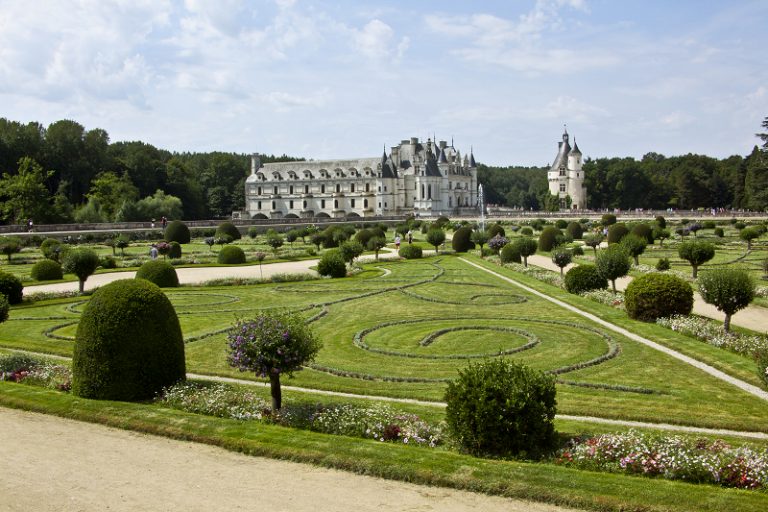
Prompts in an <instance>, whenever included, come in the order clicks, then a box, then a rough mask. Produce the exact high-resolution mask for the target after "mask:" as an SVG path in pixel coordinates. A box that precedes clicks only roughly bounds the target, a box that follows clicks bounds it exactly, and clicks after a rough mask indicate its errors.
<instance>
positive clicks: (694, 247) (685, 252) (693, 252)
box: [677, 241, 715, 279]
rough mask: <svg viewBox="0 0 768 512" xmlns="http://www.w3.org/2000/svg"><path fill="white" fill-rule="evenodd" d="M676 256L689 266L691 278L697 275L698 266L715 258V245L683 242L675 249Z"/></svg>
mask: <svg viewBox="0 0 768 512" xmlns="http://www.w3.org/2000/svg"><path fill="white" fill-rule="evenodd" d="M677 255H678V256H680V258H682V259H684V260H686V261H687V262H688V263H690V264H691V267H692V268H693V278H694V279H696V276H697V275H698V273H699V266H701V265H703V264H704V263H706V262H708V261H709V260H711V259H712V258H714V257H715V245H714V244H711V243H709V242H696V241H691V242H683V243H682V244H680V245H679V246H678V248H677Z"/></svg>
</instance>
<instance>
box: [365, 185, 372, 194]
mask: <svg viewBox="0 0 768 512" xmlns="http://www.w3.org/2000/svg"><path fill="white" fill-rule="evenodd" d="M365 191H366V192H370V191H371V184H370V183H366V184H365Z"/></svg>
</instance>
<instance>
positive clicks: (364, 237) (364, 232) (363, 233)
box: [355, 229, 375, 247]
mask: <svg viewBox="0 0 768 512" xmlns="http://www.w3.org/2000/svg"><path fill="white" fill-rule="evenodd" d="M374 236H375V235H374V233H373V231H371V230H370V229H361V230H360V231H358V232H357V233H356V234H355V240H356V241H358V242H360V245H362V246H363V247H365V246H367V245H368V240H370V239H371V238H373V237H374Z"/></svg>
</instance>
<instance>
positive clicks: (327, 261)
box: [317, 249, 347, 277]
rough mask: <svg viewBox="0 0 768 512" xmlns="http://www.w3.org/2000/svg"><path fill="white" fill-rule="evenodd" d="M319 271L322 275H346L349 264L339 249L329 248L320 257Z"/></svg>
mask: <svg viewBox="0 0 768 512" xmlns="http://www.w3.org/2000/svg"><path fill="white" fill-rule="evenodd" d="M317 273H318V274H320V275H321V276H330V277H345V276H346V275H347V264H346V262H345V261H344V256H342V254H341V251H340V250H339V249H329V250H327V251H325V252H324V253H323V255H322V256H321V257H320V261H319V262H318V264H317Z"/></svg>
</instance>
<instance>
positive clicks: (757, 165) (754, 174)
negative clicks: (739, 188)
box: [743, 146, 768, 211]
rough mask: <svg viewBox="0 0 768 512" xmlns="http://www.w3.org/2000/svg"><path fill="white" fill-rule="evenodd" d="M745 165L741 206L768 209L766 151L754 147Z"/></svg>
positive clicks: (767, 161)
mask: <svg viewBox="0 0 768 512" xmlns="http://www.w3.org/2000/svg"><path fill="white" fill-rule="evenodd" d="M745 164H746V165H745V167H746V172H745V176H744V204H743V205H744V207H745V208H749V209H750V210H757V211H763V210H765V209H766V208H768V150H765V149H763V150H760V149H758V147H757V146H755V147H754V149H753V150H752V153H751V154H750V155H749V156H748V157H747V159H746V163H745Z"/></svg>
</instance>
